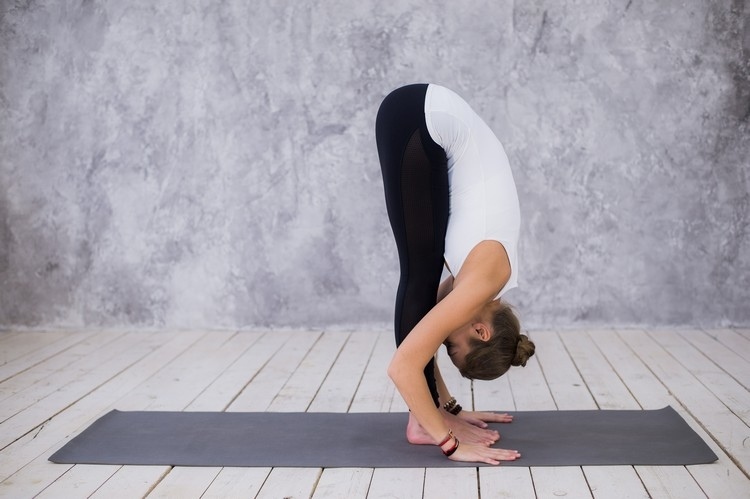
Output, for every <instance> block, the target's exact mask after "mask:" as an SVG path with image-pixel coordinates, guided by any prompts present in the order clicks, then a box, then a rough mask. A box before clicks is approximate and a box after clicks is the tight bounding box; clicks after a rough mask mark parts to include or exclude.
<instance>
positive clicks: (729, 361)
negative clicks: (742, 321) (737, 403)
mask: <svg viewBox="0 0 750 499" xmlns="http://www.w3.org/2000/svg"><path fill="white" fill-rule="evenodd" d="M678 334H679V335H680V336H682V338H684V339H685V340H686V341H688V342H690V344H691V345H693V346H694V347H695V349H696V350H698V351H699V352H701V353H702V354H703V355H705V356H706V357H708V358H709V359H711V360H712V361H713V362H714V363H715V364H716V365H718V366H719V367H720V368H721V369H722V370H723V371H725V372H726V373H728V374H729V375H730V376H732V378H734V380H735V381H736V382H737V383H740V384H741V385H742V386H744V387H745V389H750V361H748V360H746V359H744V358H743V357H741V356H739V355H738V354H737V352H735V351H733V350H730V349H729V348H727V347H726V346H725V345H724V344H722V343H721V342H719V341H718V340H717V339H716V335H721V334H726V332H724V333H722V332H721V331H718V332H713V333H712V334H710V333H707V332H705V331H691V332H686V331H678Z"/></svg>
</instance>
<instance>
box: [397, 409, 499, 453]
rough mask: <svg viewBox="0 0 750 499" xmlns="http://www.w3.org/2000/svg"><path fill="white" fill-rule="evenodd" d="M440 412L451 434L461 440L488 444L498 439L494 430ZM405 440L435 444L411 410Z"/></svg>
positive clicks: (411, 442)
mask: <svg viewBox="0 0 750 499" xmlns="http://www.w3.org/2000/svg"><path fill="white" fill-rule="evenodd" d="M440 412H441V413H442V415H443V419H445V422H446V424H447V425H448V427H449V428H451V429H452V431H453V434H454V435H456V437H458V439H459V440H461V441H462V442H468V443H473V444H478V445H485V446H490V445H492V444H494V443H495V442H497V441H498V440H499V439H500V434H499V433H498V432H497V431H495V430H488V429H484V428H478V427H476V426H474V425H473V424H471V423H468V422H466V421H464V420H462V419H461V418H459V417H457V416H454V415H452V414H449V413H447V412H445V411H440ZM406 440H407V441H408V442H409V443H410V444H417V445H437V442H436V441H435V439H433V438H432V437H431V436H430V434H429V433H427V432H426V431H425V430H424V428H422V425H421V424H419V421H417V418H415V417H414V416H413V415H412V413H411V412H410V413H409V422H408V423H407V424H406Z"/></svg>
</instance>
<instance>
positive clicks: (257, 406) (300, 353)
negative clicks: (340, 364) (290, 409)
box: [227, 331, 320, 411]
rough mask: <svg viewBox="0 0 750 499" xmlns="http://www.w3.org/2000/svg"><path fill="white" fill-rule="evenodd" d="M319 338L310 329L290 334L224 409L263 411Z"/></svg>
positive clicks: (317, 334)
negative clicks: (281, 346)
mask: <svg viewBox="0 0 750 499" xmlns="http://www.w3.org/2000/svg"><path fill="white" fill-rule="evenodd" d="M319 337H320V333H319V332H312V331H302V332H300V331H297V332H292V333H290V339H289V341H287V342H286V343H285V344H284V347H283V348H281V349H279V351H278V352H276V354H275V355H274V356H273V357H272V358H271V359H270V360H269V361H268V362H267V363H266V365H264V366H263V368H262V369H261V370H260V371H259V372H258V373H257V374H256V375H255V377H254V378H253V380H252V381H251V382H250V383H249V384H248V385H247V386H246V387H245V389H244V390H243V391H242V392H241V393H240V394H239V395H238V396H237V397H236V398H235V399H234V401H232V403H231V405H230V406H229V407H228V408H227V410H229V411H265V410H266V409H267V408H268V406H269V405H270V404H271V402H273V399H274V398H275V397H276V395H277V394H278V393H279V390H281V388H282V387H283V386H284V385H285V384H286V382H287V380H288V379H289V378H290V377H291V376H292V375H293V374H294V370H295V369H296V368H297V366H298V365H299V363H300V362H301V361H302V359H303V358H304V357H305V355H306V354H307V351H308V350H309V349H310V347H312V345H313V344H315V342H316V341H317V339H318V338H319Z"/></svg>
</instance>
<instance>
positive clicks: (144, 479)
mask: <svg viewBox="0 0 750 499" xmlns="http://www.w3.org/2000/svg"><path fill="white" fill-rule="evenodd" d="M170 470H171V467H169V466H123V467H121V468H120V469H119V470H118V471H117V472H116V473H114V474H113V475H112V476H111V477H109V478H108V479H107V481H106V482H104V483H103V484H101V485H100V486H99V488H98V489H96V491H95V492H94V493H93V494H91V496H90V497H91V499H131V498H133V497H145V496H146V494H148V493H149V491H150V490H151V489H152V488H153V487H155V486H156V484H157V483H159V482H160V481H161V480H162V479H164V477H165V476H166V475H167V473H169V471H170Z"/></svg>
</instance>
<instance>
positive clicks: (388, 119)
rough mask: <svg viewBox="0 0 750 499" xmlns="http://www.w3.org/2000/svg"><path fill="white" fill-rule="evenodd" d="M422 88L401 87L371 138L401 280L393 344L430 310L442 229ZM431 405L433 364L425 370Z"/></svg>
mask: <svg viewBox="0 0 750 499" xmlns="http://www.w3.org/2000/svg"><path fill="white" fill-rule="evenodd" d="M426 91H427V85H425V84H415V85H408V86H405V87H401V88H399V89H397V90H394V91H393V92H392V93H391V94H389V95H388V96H387V97H386V98H385V99H384V100H383V103H382V104H381V106H380V110H379V111H378V117H377V121H376V125H375V136H376V140H377V146H378V156H379V157H380V167H381V170H382V173H383V184H384V187H385V201H386V207H387V209H388V218H389V220H390V223H391V228H392V229H393V235H394V237H395V239H396V246H397V249H398V257H399V264H400V269H401V278H400V281H399V285H398V292H397V295H396V313H395V332H396V345H400V344H401V342H402V341H403V340H404V338H405V337H406V335H408V334H409V331H411V330H412V329H413V328H414V326H416V325H417V323H418V322H419V321H420V320H421V319H422V317H424V316H425V315H426V314H427V312H429V311H430V309H431V308H432V307H434V306H435V302H436V299H437V290H438V286H439V285H440V276H441V274H442V271H443V253H444V249H445V233H446V229H447V226H448V211H449V198H448V166H447V159H446V155H445V151H444V150H443V149H442V148H441V147H440V146H439V145H438V144H436V143H435V142H434V141H433V140H432V138H431V137H430V134H429V132H428V130H427V124H426V123H425V118H424V99H425V94H426ZM425 377H426V379H427V384H428V386H429V388H430V393H431V394H432V398H433V400H434V401H435V403H436V404H437V402H438V396H437V388H436V386H435V376H434V365H433V361H430V363H429V364H428V365H427V366H426V368H425Z"/></svg>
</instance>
